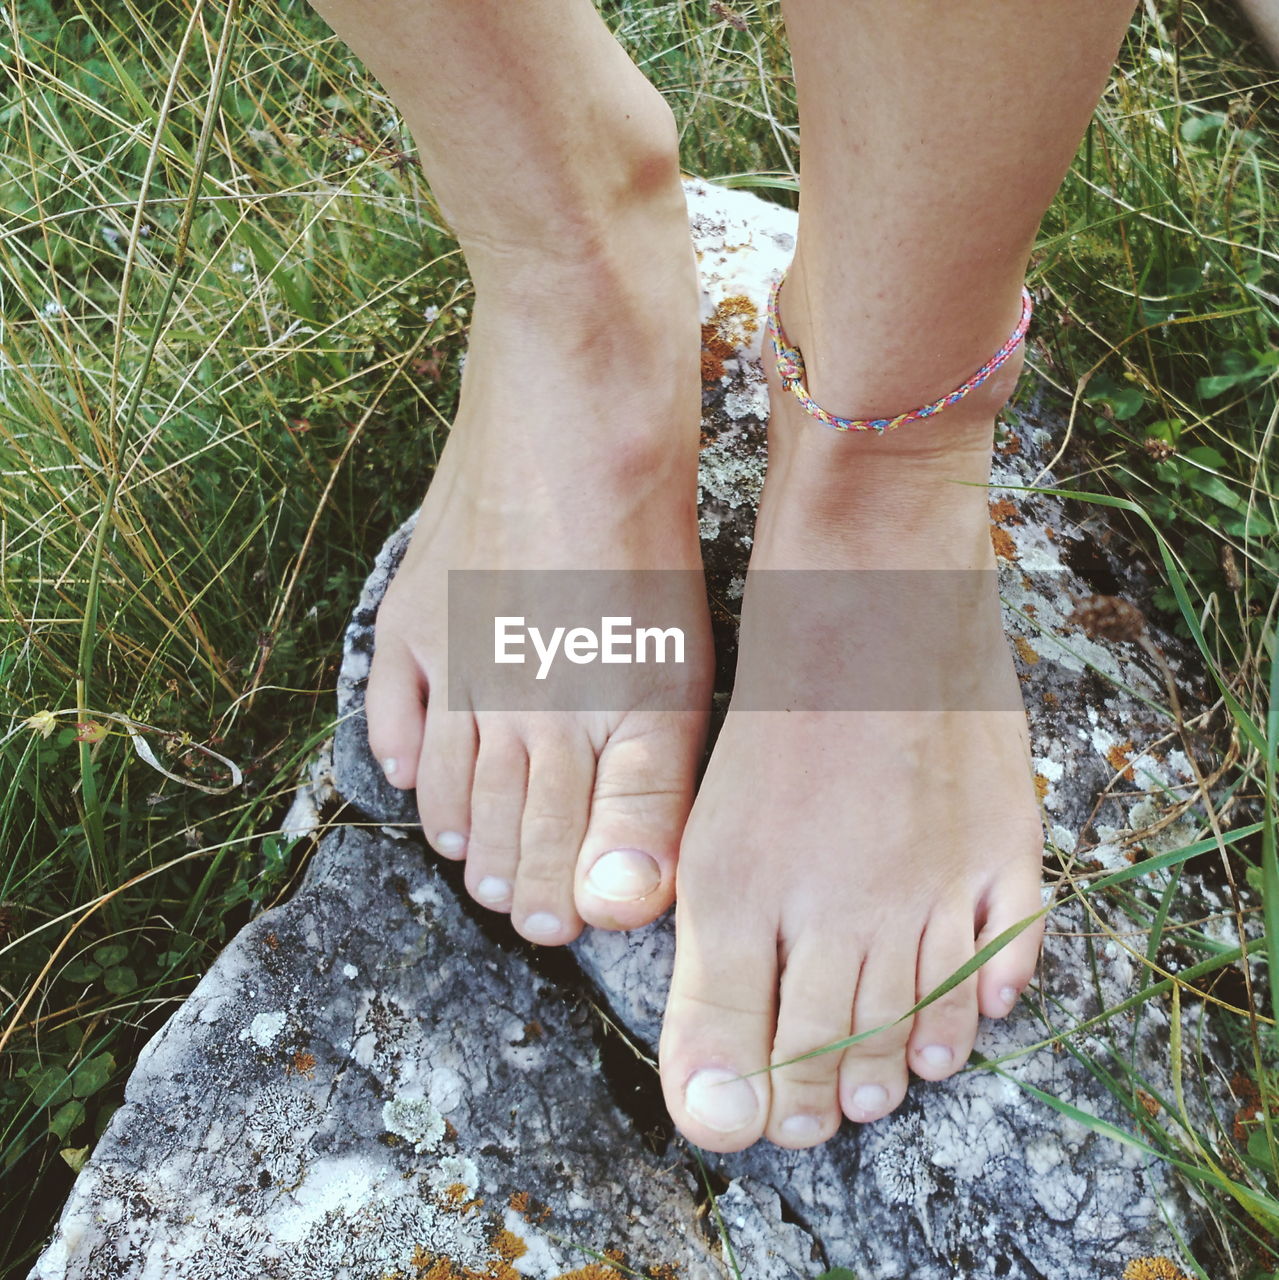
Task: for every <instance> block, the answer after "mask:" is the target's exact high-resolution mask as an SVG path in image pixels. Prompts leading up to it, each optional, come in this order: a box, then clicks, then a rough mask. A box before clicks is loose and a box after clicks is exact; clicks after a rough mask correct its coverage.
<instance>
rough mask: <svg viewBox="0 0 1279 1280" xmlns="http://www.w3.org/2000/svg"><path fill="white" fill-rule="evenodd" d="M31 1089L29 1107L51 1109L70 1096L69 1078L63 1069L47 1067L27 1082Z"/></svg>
mask: <svg viewBox="0 0 1279 1280" xmlns="http://www.w3.org/2000/svg"><path fill="white" fill-rule="evenodd" d="M27 1084H28V1087H29V1088H30V1089H31V1105H32V1106H34V1107H37V1108H38V1107H53V1106H57V1105H58V1103H60V1102H64V1101H66V1099H67V1098H69V1097H70V1096H71V1077H70V1076H69V1075H67V1071H66V1068H65V1067H56V1066H48V1067H45V1068H44V1070H43V1071H39V1072H37V1073H36V1074H35V1075H33V1076H32V1077H30V1078H29V1079H28V1081H27Z"/></svg>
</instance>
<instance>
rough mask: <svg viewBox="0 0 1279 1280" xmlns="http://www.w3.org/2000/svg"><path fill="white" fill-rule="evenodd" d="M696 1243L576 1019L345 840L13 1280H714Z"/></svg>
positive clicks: (373, 849) (265, 935) (207, 981)
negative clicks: (519, 1279) (626, 1277)
mask: <svg viewBox="0 0 1279 1280" xmlns="http://www.w3.org/2000/svg"><path fill="white" fill-rule="evenodd" d="M755 1216H756V1218H757V1219H758V1220H759V1225H758V1227H757V1231H759V1232H761V1233H763V1232H765V1231H766V1229H767V1227H768V1220H767V1218H766V1216H765V1215H764V1214H763V1213H762V1212H758V1211H757V1213H756V1215H755ZM775 1225H776V1226H777V1227H778V1228H779V1229H780V1228H781V1224H780V1222H776V1223H775ZM790 1231H791V1232H792V1233H794V1231H795V1229H794V1228H791V1229H790ZM715 1236H716V1233H715V1229H714V1225H713V1224H709V1225H708V1224H705V1223H704V1219H703V1218H702V1216H701V1215H700V1214H699V1212H698V1195H697V1187H696V1184H695V1181H694V1179H693V1178H692V1176H691V1175H690V1174H689V1173H688V1172H687V1171H686V1170H685V1169H683V1168H682V1167H681V1166H680V1165H679V1164H678V1163H677V1162H674V1161H671V1160H669V1159H666V1158H662V1157H658V1156H655V1155H654V1154H653V1153H652V1152H651V1151H649V1150H648V1149H646V1148H645V1147H644V1146H643V1144H642V1143H640V1142H639V1141H638V1140H637V1138H636V1136H635V1134H634V1132H633V1130H632V1128H631V1127H630V1124H629V1122H628V1121H627V1120H626V1118H625V1117H624V1115H623V1114H622V1113H621V1112H620V1111H619V1110H618V1109H617V1107H616V1106H615V1105H614V1103H613V1102H612V1100H611V1099H610V1097H609V1095H608V1090H607V1088H606V1086H605V1084H604V1083H603V1081H602V1079H601V1077H600V1073H599V1069H598V1052H597V1048H596V1044H595V1039H594V1036H593V1034H592V1029H591V1027H590V1026H589V1025H588V1023H587V1021H586V1020H585V1019H583V1018H581V1017H578V1016H576V1013H575V1010H574V1009H573V1008H571V1007H569V1006H566V1004H565V1002H564V1000H562V999H561V998H559V997H558V996H557V995H556V994H554V993H551V992H548V990H547V986H546V983H545V982H544V980H542V979H541V978H540V977H539V976H538V975H537V973H536V972H534V971H533V970H532V969H530V967H529V966H528V964H527V963H526V962H525V961H523V960H522V959H520V958H519V957H518V956H515V955H503V954H502V953H500V952H499V953H496V954H495V953H494V952H493V949H492V948H491V947H490V946H489V945H488V944H487V942H486V941H485V939H484V937H483V935H482V933H481V931H480V930H479V929H478V928H477V927H476V925H475V924H474V923H472V922H471V921H470V920H469V919H468V918H467V917H466V915H465V913H464V912H462V911H461V910H460V909H459V907H458V905H457V903H456V901H455V899H454V898H453V896H452V893H451V891H450V890H449V889H448V888H447V886H446V885H445V884H444V883H443V882H442V881H441V879H440V877H439V875H438V873H437V872H436V871H435V870H434V869H433V868H432V867H431V866H429V865H428V864H427V861H426V859H425V858H424V855H423V851H422V849H421V847H420V846H419V845H417V844H415V843H411V842H409V841H403V840H393V839H389V838H387V837H386V836H384V835H374V834H369V833H367V832H365V831H362V830H359V829H357V828H354V827H350V828H339V829H338V830H337V831H335V832H334V833H333V834H330V835H328V836H326V837H325V838H324V839H323V840H321V842H320V844H319V847H318V849H317V851H316V853H315V856H314V858H313V860H312V862H311V864H310V867H309V868H308V871H307V875H306V879H305V882H304V883H303V886H302V888H301V889H300V891H299V892H298V893H297V895H296V896H295V897H294V898H293V899H292V901H290V902H289V903H287V904H285V905H284V906H281V907H278V908H276V909H275V910H273V911H269V912H267V913H266V914H265V915H263V916H260V917H259V918H258V919H257V920H255V921H254V922H253V923H252V924H251V925H249V926H248V927H247V928H246V929H245V930H244V931H243V932H242V933H241V934H240V935H239V937H237V938H236V940H235V941H234V942H233V943H232V945H231V946H230V947H228V948H227V950H226V951H224V952H223V954H222V955H221V957H219V959H218V961H217V963H216V964H215V965H214V967H213V969H212V970H211V971H210V972H209V974H208V975H207V976H206V977H205V978H204V980H203V981H202V982H201V983H200V985H199V987H197V989H196V990H195V992H194V993H193V994H192V996H191V997H190V998H189V999H188V1000H187V1002H186V1003H185V1004H184V1005H183V1007H182V1009H181V1010H180V1011H179V1012H178V1013H177V1014H176V1015H175V1016H174V1017H173V1018H172V1019H171V1020H170V1022H169V1023H168V1025H167V1026H166V1027H165V1028H164V1030H163V1031H162V1032H161V1033H160V1035H158V1036H157V1037H156V1038H155V1039H154V1040H153V1041H152V1042H151V1043H150V1044H149V1045H148V1046H147V1049H146V1051H145V1052H144V1054H143V1056H142V1059H141V1061H140V1062H139V1063H138V1066H137V1069H136V1070H135V1071H134V1074H133V1076H132V1078H131V1079H130V1081H129V1085H128V1090H127V1094H126V1099H125V1105H124V1106H123V1107H121V1108H120V1110H119V1111H117V1112H116V1114H115V1116H114V1117H113V1118H112V1121H111V1124H110V1126H109V1128H108V1130H107V1132H106V1134H105V1135H104V1136H103V1138H102V1140H101V1142H100V1143H99V1144H98V1149H97V1151H96V1152H95V1154H94V1157H93V1159H92V1160H91V1161H90V1162H89V1164H88V1165H87V1166H86V1167H85V1169H84V1171H83V1172H82V1173H81V1175H80V1178H79V1179H78V1181H77V1183H76V1186H75V1190H74V1192H73V1195H72V1198H71V1201H70V1203H69V1204H68V1206H67V1209H66V1211H65V1212H64V1214H63V1217H62V1221H61V1223H60V1225H59V1228H58V1232H57V1234H56V1236H55V1238H54V1240H53V1243H52V1244H51V1245H50V1246H49V1248H48V1249H47V1250H46V1251H45V1253H44V1255H43V1257H42V1258H41V1259H40V1261H39V1263H38V1265H37V1266H36V1268H35V1271H34V1272H33V1273H32V1274H33V1277H34V1278H36V1280H55V1278H56V1280H71V1278H72V1277H74V1278H75V1280H108V1278H114V1277H120V1278H121V1280H124V1278H126V1277H127V1278H128V1280H143V1278H144V1277H145V1278H146V1280H152V1278H154V1280H179V1278H180V1280H206V1277H207V1280H239V1278H240V1277H243V1278H244V1280H250V1278H251V1280H316V1278H317V1277H323V1280H348V1278H349V1280H383V1277H388V1276H395V1277H405V1278H406V1280H410V1278H411V1280H418V1278H419V1277H424V1276H430V1277H431V1280H464V1278H465V1280H478V1278H481V1277H482V1278H483V1280H516V1276H517V1274H522V1275H531V1276H538V1277H551V1276H561V1275H567V1274H576V1275H577V1276H578V1280H602V1278H603V1277H604V1276H606V1275H613V1274H615V1273H613V1272H611V1271H608V1270H606V1269H605V1268H603V1267H600V1268H598V1270H597V1271H594V1272H588V1273H586V1274H585V1275H583V1274H582V1272H581V1269H582V1268H585V1267H589V1266H590V1264H592V1263H593V1262H596V1261H598V1260H599V1259H601V1258H605V1257H606V1256H608V1257H615V1258H616V1259H617V1260H618V1262H619V1264H622V1263H624V1264H625V1266H627V1267H630V1268H633V1269H634V1270H636V1271H641V1270H645V1269H648V1270H650V1271H651V1272H652V1274H655V1275H658V1274H665V1273H663V1272H661V1271H660V1268H662V1267H666V1266H669V1265H670V1264H675V1263H677V1264H678V1265H679V1267H680V1274H681V1275H682V1276H683V1275H687V1276H689V1277H698V1278H699V1280H702V1278H705V1280H710V1277H719V1276H721V1275H722V1274H723V1271H722V1268H721V1267H720V1265H719V1263H718V1261H717V1255H718V1246H717V1245H716V1244H715ZM794 1252H795V1249H794V1247H793V1246H792V1247H791V1248H790V1250H789V1252H788V1254H787V1256H786V1259H782V1258H781V1257H780V1256H779V1258H778V1260H777V1261H776V1262H775V1263H774V1264H773V1265H770V1266H763V1267H761V1274H764V1275H767V1276H774V1277H778V1278H779V1280H781V1278H782V1277H790V1276H791V1275H793V1274H796V1273H795V1272H794V1270H793V1268H792V1267H791V1265H790V1264H789V1257H790V1255H791V1254H793V1253H794Z"/></svg>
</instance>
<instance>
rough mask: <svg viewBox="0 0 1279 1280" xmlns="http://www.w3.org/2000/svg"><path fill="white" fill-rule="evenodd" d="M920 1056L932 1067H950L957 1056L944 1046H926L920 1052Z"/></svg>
mask: <svg viewBox="0 0 1279 1280" xmlns="http://www.w3.org/2000/svg"><path fill="white" fill-rule="evenodd" d="M919 1056H920V1057H921V1058H922V1059H923V1060H924V1061H925V1062H926V1063H927V1064H928V1065H929V1066H930V1067H948V1066H950V1061H951V1059H952V1058H953V1057H954V1056H955V1055H954V1054H953V1053H952V1052H951V1051H950V1050H949V1049H948V1048H947V1047H946V1046H945V1045H944V1044H926V1045H925V1046H924V1047H923V1048H922V1049H921V1050H920V1051H919Z"/></svg>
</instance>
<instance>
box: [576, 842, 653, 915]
mask: <svg viewBox="0 0 1279 1280" xmlns="http://www.w3.org/2000/svg"><path fill="white" fill-rule="evenodd" d="M661 883H662V869H661V867H659V866H658V865H657V863H656V862H654V861H653V859H652V858H650V857H649V856H648V854H646V853H643V852H641V851H640V850H639V849H614V850H612V851H611V852H609V853H606V854H604V855H603V857H601V858H598V859H596V862H595V865H594V866H593V867H592V868H591V871H590V874H589V875H588V876H587V877H586V887H587V888H588V889H589V890H590V891H591V892H592V893H594V894H596V895H598V896H599V897H601V898H611V899H612V900H613V901H615V902H638V901H639V899H640V898H646V897H648V895H649V894H650V893H652V892H653V890H654V889H656V888H657V886H658V885H659V884H661Z"/></svg>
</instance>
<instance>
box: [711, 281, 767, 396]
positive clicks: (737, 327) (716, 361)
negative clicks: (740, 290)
mask: <svg viewBox="0 0 1279 1280" xmlns="http://www.w3.org/2000/svg"><path fill="white" fill-rule="evenodd" d="M758 332H759V313H758V312H757V311H756V310H755V304H754V303H753V302H752V301H751V300H750V299H749V298H748V297H746V295H745V294H735V295H734V296H733V297H731V298H725V299H724V300H723V301H722V302H721V303H720V304H719V305H718V306H717V307H716V308H715V310H714V311H712V312H711V318H710V319H709V320H707V322H706V323H705V324H704V325H702V381H703V382H716V381H718V380H719V379H720V378H722V377H723V376H724V361H725V360H729V359H731V358H732V357H733V356H735V355H736V354H737V352H738V350H739V348H741V347H745V346H747V345H749V343H750V340H751V339H752V338H753V337H754V336H755V334H756V333H758Z"/></svg>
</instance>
